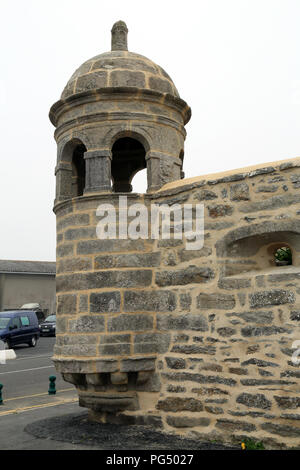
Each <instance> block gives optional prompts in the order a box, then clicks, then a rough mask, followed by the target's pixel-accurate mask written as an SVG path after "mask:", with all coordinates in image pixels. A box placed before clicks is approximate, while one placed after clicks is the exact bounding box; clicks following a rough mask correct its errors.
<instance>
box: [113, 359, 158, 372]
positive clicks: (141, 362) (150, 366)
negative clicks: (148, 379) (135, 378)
mask: <svg viewBox="0 0 300 470" xmlns="http://www.w3.org/2000/svg"><path fill="white" fill-rule="evenodd" d="M155 359H156V358H155V357H150V356H149V357H140V358H130V359H123V360H122V361H121V366H120V371H121V372H140V371H153V370H155Z"/></svg>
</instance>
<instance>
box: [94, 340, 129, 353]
mask: <svg viewBox="0 0 300 470" xmlns="http://www.w3.org/2000/svg"><path fill="white" fill-rule="evenodd" d="M99 353H100V354H101V355H103V356H122V355H128V354H130V344H126V343H117V344H101V345H100V346H99Z"/></svg>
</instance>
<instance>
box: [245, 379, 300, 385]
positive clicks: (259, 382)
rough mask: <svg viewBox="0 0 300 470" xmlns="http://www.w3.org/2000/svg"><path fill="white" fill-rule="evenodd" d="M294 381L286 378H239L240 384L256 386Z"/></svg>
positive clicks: (284, 383) (285, 383) (290, 383)
mask: <svg viewBox="0 0 300 470" xmlns="http://www.w3.org/2000/svg"><path fill="white" fill-rule="evenodd" d="M295 383H296V382H289V381H287V380H271V379H241V384H242V385H245V386H246V387H256V386H259V385H293V384H295Z"/></svg>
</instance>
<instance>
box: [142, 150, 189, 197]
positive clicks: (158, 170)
mask: <svg viewBox="0 0 300 470" xmlns="http://www.w3.org/2000/svg"><path fill="white" fill-rule="evenodd" d="M146 161H147V178H148V190H147V191H148V192H150V191H157V190H158V189H160V188H161V187H162V186H163V185H164V184H166V183H170V182H171V181H176V180H179V179H180V178H181V176H182V175H181V165H182V162H181V159H180V158H177V157H171V156H170V155H165V154H164V153H161V152H148V153H147V155H146Z"/></svg>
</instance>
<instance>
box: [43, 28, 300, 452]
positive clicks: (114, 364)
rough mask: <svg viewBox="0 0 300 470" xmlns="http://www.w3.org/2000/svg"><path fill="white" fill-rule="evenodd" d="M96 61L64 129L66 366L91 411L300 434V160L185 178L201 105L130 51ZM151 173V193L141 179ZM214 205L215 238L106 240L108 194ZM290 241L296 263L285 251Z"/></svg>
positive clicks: (61, 212)
mask: <svg viewBox="0 0 300 470" xmlns="http://www.w3.org/2000/svg"><path fill="white" fill-rule="evenodd" d="M127 32H128V31H127V27H126V25H125V23H123V22H118V23H116V24H115V25H114V26H113V29H112V51H111V52H107V53H104V54H101V55H99V56H96V57H94V58H92V59H90V60H88V61H87V62H85V63H84V64H83V65H82V66H81V67H80V68H79V69H78V70H77V71H76V72H75V73H74V74H73V76H72V77H71V79H70V80H69V82H68V84H67V86H66V87H65V89H64V91H63V93H62V96H61V99H60V100H59V101H58V102H57V103H55V104H54V105H53V106H52V108H51V111H50V119H51V121H52V123H53V124H54V126H55V127H56V131H55V139H56V141H57V148H58V156H57V166H56V200H55V205H54V212H55V214H56V217H57V278H56V289H57V338H56V346H55V351H54V358H53V359H54V362H55V366H56V368H57V370H58V371H59V372H61V373H62V375H63V377H64V379H65V380H66V381H67V382H70V383H72V384H74V385H75V386H76V388H77V390H78V395H79V404H80V405H81V406H84V407H87V408H88V409H89V417H90V419H91V420H95V421H99V422H124V423H142V424H151V425H155V426H158V427H160V428H162V429H164V430H165V431H167V432H174V433H177V434H180V435H185V436H187V437H188V436H189V437H194V438H195V437H199V439H207V440H218V441H222V442H227V443H230V442H231V443H232V442H234V443H238V442H241V440H242V439H243V438H245V437H248V438H251V439H253V440H258V441H263V442H264V444H265V446H266V447H267V448H289V447H292V446H297V445H298V446H299V444H300V398H299V397H300V395H299V392H300V365H297V364H296V363H295V361H293V360H292V355H293V353H295V349H293V343H294V342H295V341H297V340H300V328H299V326H300V282H299V281H300V218H299V216H300V192H299V189H300V158H297V159H293V160H285V161H282V162H276V163H272V164H269V163H268V164H265V165H258V166H255V167H251V168H244V169H241V170H237V171H230V172H225V173H222V174H216V175H208V176H202V177H195V178H190V179H184V174H183V171H182V166H183V157H184V140H185V135H186V133H185V129H184V126H185V124H186V123H187V122H188V120H189V118H190V115H191V111H190V108H189V106H188V105H187V104H186V103H185V102H184V101H183V100H182V99H181V98H180V97H179V94H178V92H177V90H176V88H175V86H174V84H173V82H172V80H171V79H170V77H169V76H168V75H167V74H166V72H165V71H164V70H163V69H162V68H161V67H159V66H158V65H156V64H154V63H153V62H151V61H150V60H149V59H146V58H145V57H143V56H141V55H139V54H135V53H132V52H128V50H127ZM143 168H147V177H148V191H147V193H146V194H135V193H132V192H131V190H132V187H131V181H132V178H133V176H134V175H135V174H136V173H137V172H138V171H139V170H141V169H143ZM120 195H123V196H124V195H126V196H127V197H128V205H131V204H136V203H141V204H144V205H145V206H146V207H150V205H151V204H163V203H164V204H169V205H171V204H183V203H189V204H193V205H195V204H197V203H203V204H204V209H205V213H204V221H205V225H204V231H205V233H204V235H205V236H204V245H203V247H202V248H201V249H200V250H193V251H189V250H186V246H185V238H184V237H183V239H182V240H180V239H174V238H171V239H161V238H160V239H157V240H154V239H151V238H148V239H137V240H131V239H120V238H118V237H116V238H115V239H107V240H101V239H98V238H97V234H96V226H97V224H98V222H99V216H97V214H96V210H97V208H98V206H99V205H100V204H105V203H109V204H112V205H114V206H115V208H116V210H117V212H118V208H119V196H120ZM281 247H289V248H290V250H291V252H292V262H291V264H288V265H278V264H277V263H276V262H275V252H276V250H277V249H278V248H281Z"/></svg>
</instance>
